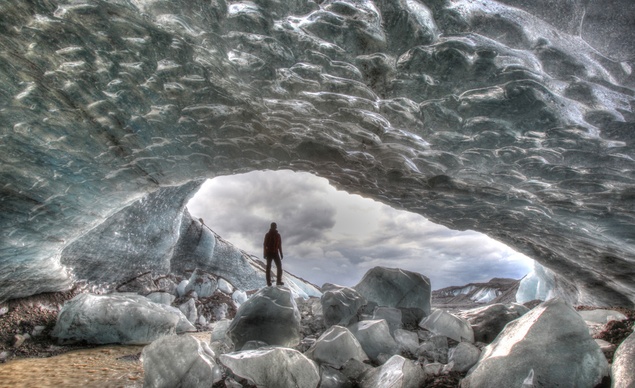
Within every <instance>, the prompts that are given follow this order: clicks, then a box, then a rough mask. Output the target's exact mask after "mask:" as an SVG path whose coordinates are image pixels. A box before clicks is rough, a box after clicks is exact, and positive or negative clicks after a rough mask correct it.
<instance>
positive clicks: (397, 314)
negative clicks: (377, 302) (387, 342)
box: [373, 306, 403, 334]
mask: <svg viewBox="0 0 635 388" xmlns="http://www.w3.org/2000/svg"><path fill="white" fill-rule="evenodd" d="M402 315H403V314H402V312H401V310H399V309H398V308H394V307H381V306H380V307H375V309H374V310H373V320H378V319H383V320H385V321H386V323H387V324H388V328H389V329H390V334H393V333H394V332H395V330H398V329H401V328H402V327H403V321H402Z"/></svg>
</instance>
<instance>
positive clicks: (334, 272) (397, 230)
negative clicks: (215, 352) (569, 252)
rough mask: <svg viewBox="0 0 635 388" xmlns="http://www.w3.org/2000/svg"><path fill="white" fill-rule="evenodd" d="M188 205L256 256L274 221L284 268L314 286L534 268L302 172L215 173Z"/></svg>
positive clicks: (510, 253)
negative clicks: (384, 271)
mask: <svg viewBox="0 0 635 388" xmlns="http://www.w3.org/2000/svg"><path fill="white" fill-rule="evenodd" d="M188 209H189V211H190V213H191V214H192V215H193V216H194V217H197V218H199V217H200V218H203V219H204V221H205V223H206V224H207V225H208V226H209V227H210V228H212V229H213V230H214V231H215V232H216V233H218V234H219V235H220V236H222V237H223V238H224V239H226V240H228V241H230V242H232V243H233V244H234V245H236V246H237V247H238V248H240V249H243V250H244V251H246V252H248V253H250V254H252V255H255V256H258V257H261V256H262V240H263V237H264V234H265V233H266V232H267V230H268V229H269V224H270V223H271V222H277V223H278V230H279V231H280V233H281V234H282V238H283V251H284V254H285V256H284V260H283V267H284V269H285V270H287V271H289V272H291V273H294V274H296V275H298V276H300V277H303V278H304V279H306V280H309V281H311V282H313V283H315V284H317V285H322V284H323V283H327V282H328V283H336V284H341V285H346V286H352V285H355V284H357V282H359V280H360V279H361V277H362V276H363V275H364V273H366V271H368V269H370V268H372V267H374V266H378V265H381V266H386V267H399V268H403V269H407V270H411V271H416V272H420V273H422V274H424V275H426V276H428V277H429V278H430V280H431V282H432V288H433V289H439V288H443V287H447V286H453V285H463V284H467V283H470V282H484V281H488V280H489V279H491V278H493V277H510V278H516V279H519V278H521V277H522V276H524V275H525V274H526V273H528V272H529V271H530V270H531V267H532V265H533V261H532V260H531V259H529V258H527V257H526V256H524V255H522V254H520V253H517V252H515V251H514V250H512V249H511V248H509V247H507V246H506V245H504V244H502V243H500V242H498V241H495V240H493V239H491V238H489V237H487V236H485V235H483V234H480V233H477V232H473V231H465V232H461V231H455V230H450V229H448V228H446V227H444V226H441V225H437V224H434V223H432V222H430V221H428V220H427V219H425V218H424V217H422V216H420V215H418V214H414V213H409V212H405V211H400V210H396V209H393V208H391V207H389V206H387V205H384V204H381V203H379V202H376V201H373V200H370V199H367V198H362V197H361V196H359V195H351V194H348V193H346V192H343V191H338V190H336V189H335V188H334V187H333V186H331V185H329V183H328V181H327V180H326V179H323V178H319V177H316V176H314V175H311V174H308V173H295V172H292V171H286V170H285V171H276V172H274V171H255V172H250V173H247V174H240V175H232V176H223V177H217V178H214V179H211V180H208V181H207V182H205V183H204V184H203V186H202V187H201V189H200V190H199V192H198V193H197V194H196V195H195V196H194V197H193V198H192V199H191V200H190V202H189V203H188Z"/></svg>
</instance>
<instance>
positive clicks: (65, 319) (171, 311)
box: [51, 294, 196, 344]
mask: <svg viewBox="0 0 635 388" xmlns="http://www.w3.org/2000/svg"><path fill="white" fill-rule="evenodd" d="M187 331H196V328H195V327H194V326H193V325H192V324H190V323H189V322H188V320H187V318H186V317H185V316H184V315H183V313H182V312H180V311H179V310H178V309H177V308H174V307H170V306H166V305H163V304H159V303H154V302H152V301H150V300H149V299H148V298H146V297H143V296H140V295H136V294H109V295H94V294H79V295H77V296H76V297H74V298H73V299H71V300H70V301H68V302H66V303H65V304H64V307H62V310H61V311H60V313H59V315H58V316H57V323H56V324H55V328H54V329H53V332H52V333H51V335H52V336H53V337H56V338H58V339H60V340H69V341H87V342H89V343H94V344H110V343H120V344H149V343H151V342H152V341H154V340H156V339H158V338H160V337H162V336H165V335H172V334H178V333H183V332H187Z"/></svg>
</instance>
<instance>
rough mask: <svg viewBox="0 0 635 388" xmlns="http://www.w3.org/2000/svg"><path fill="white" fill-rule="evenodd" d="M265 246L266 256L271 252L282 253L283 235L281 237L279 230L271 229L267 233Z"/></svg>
mask: <svg viewBox="0 0 635 388" xmlns="http://www.w3.org/2000/svg"><path fill="white" fill-rule="evenodd" d="M263 248H264V251H263V252H264V256H265V257H267V256H268V255H271V254H277V253H278V252H280V254H281V255H282V237H280V233H278V231H277V230H272V229H270V230H269V232H267V234H265V241H264V243H263Z"/></svg>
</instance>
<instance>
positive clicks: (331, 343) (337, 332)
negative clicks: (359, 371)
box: [304, 325, 368, 368]
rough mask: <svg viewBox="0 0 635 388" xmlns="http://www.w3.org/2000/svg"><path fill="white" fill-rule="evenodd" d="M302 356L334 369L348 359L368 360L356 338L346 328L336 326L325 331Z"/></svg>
mask: <svg viewBox="0 0 635 388" xmlns="http://www.w3.org/2000/svg"><path fill="white" fill-rule="evenodd" d="M304 355H305V356H307V357H309V358H310V359H312V360H314V361H315V362H317V363H318V364H328V365H331V366H333V367H335V368H340V367H341V366H342V365H344V364H345V363H346V362H347V361H348V360H350V359H355V360H358V361H362V362H363V361H365V360H368V356H367V355H366V353H365V352H364V350H363V349H362V346H361V345H360V343H359V341H358V340H357V338H355V336H354V335H353V334H352V333H351V332H350V331H349V330H348V329H347V328H345V327H342V326H338V325H334V326H331V327H330V328H329V329H327V330H326V331H325V332H324V334H322V335H321V336H320V338H318V339H317V341H316V342H315V343H314V344H313V345H311V347H310V348H309V350H307V351H306V352H305V353H304Z"/></svg>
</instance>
